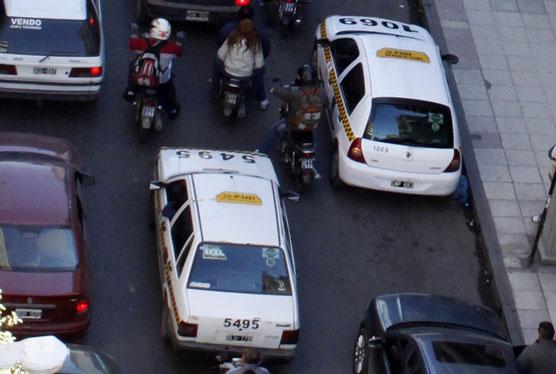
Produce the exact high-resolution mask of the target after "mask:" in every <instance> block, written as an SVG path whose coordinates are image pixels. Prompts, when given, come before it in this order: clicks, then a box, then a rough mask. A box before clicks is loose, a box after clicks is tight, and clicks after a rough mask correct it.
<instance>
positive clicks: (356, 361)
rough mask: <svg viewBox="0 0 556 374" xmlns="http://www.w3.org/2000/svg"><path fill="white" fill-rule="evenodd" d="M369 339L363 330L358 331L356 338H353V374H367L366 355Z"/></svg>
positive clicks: (367, 353)
mask: <svg viewBox="0 0 556 374" xmlns="http://www.w3.org/2000/svg"><path fill="white" fill-rule="evenodd" d="M368 340H369V337H368V335H367V331H366V330H365V328H363V327H362V328H361V329H359V333H358V334H357V338H355V344H354V347H353V373H354V374H367V373H368V371H369V367H368V364H369V362H368V355H369V351H368V350H367V341H368Z"/></svg>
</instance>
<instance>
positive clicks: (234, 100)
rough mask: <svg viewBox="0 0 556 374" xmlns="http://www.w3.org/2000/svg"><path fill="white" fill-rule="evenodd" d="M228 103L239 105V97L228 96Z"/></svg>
mask: <svg viewBox="0 0 556 374" xmlns="http://www.w3.org/2000/svg"><path fill="white" fill-rule="evenodd" d="M226 101H227V102H228V104H232V105H235V104H236V103H237V95H227V97H226Z"/></svg>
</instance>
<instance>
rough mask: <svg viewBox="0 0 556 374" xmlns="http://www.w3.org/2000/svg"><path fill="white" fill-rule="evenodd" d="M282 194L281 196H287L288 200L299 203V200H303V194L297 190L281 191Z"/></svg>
mask: <svg viewBox="0 0 556 374" xmlns="http://www.w3.org/2000/svg"><path fill="white" fill-rule="evenodd" d="M280 196H281V197H282V198H286V199H288V200H291V201H295V202H296V203H297V202H298V201H299V200H301V195H300V194H298V193H297V192H294V191H288V192H281V193H280Z"/></svg>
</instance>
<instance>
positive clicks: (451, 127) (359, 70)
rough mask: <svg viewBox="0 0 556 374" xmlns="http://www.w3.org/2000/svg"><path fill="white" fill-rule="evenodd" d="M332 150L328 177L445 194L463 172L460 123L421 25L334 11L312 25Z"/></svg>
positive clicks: (378, 187)
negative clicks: (342, 14) (314, 25)
mask: <svg viewBox="0 0 556 374" xmlns="http://www.w3.org/2000/svg"><path fill="white" fill-rule="evenodd" d="M315 38H316V44H315V49H314V53H313V64H314V65H315V69H316V70H317V73H318V76H319V77H320V79H321V80H322V82H323V88H324V90H323V91H324V92H325V94H326V99H327V104H328V105H327V111H325V113H326V114H327V115H328V120H329V124H330V129H331V133H332V138H333V141H334V154H333V157H332V162H331V170H330V180H331V182H332V184H333V185H334V186H336V187H338V186H341V185H343V184H344V183H345V184H349V185H352V186H358V187H364V188H371V189H375V190H383V191H392V192H400V193H411V194H422V195H449V194H451V193H452V192H453V191H454V190H455V188H456V186H457V183H458V180H459V177H460V174H461V153H460V140H459V131H458V126H457V122H456V116H455V111H454V107H453V105H452V99H451V97H450V92H449V89H448V84H447V82H446V77H445V71H444V67H443V65H442V60H446V61H448V62H451V63H456V62H457V57H455V56H453V55H444V56H440V53H439V49H438V47H437V46H436V44H435V43H434V40H433V39H432V37H431V35H430V34H429V33H428V32H427V31H426V30H425V29H423V28H422V27H419V26H417V25H412V24H405V23H402V22H397V21H391V20H386V19H381V18H374V17H356V16H332V17H328V18H326V19H325V20H324V21H323V22H322V23H321V24H320V26H319V27H318V28H317V30H316V34H315Z"/></svg>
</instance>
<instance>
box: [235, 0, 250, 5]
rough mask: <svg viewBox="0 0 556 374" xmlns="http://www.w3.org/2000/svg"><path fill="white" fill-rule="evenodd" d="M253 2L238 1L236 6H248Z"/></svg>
mask: <svg viewBox="0 0 556 374" xmlns="http://www.w3.org/2000/svg"><path fill="white" fill-rule="evenodd" d="M249 3H251V0H236V6H247V5H249Z"/></svg>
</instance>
